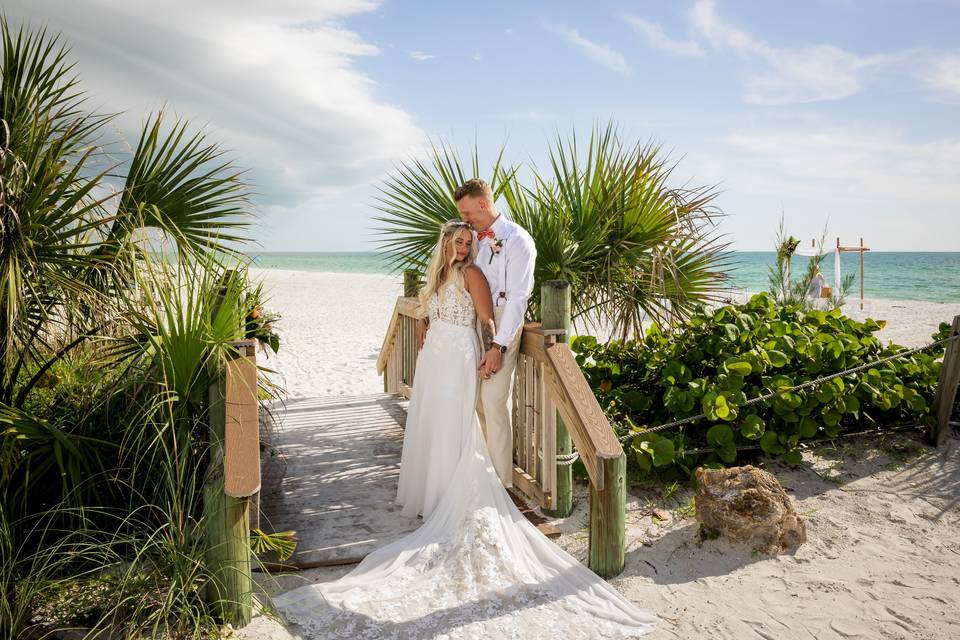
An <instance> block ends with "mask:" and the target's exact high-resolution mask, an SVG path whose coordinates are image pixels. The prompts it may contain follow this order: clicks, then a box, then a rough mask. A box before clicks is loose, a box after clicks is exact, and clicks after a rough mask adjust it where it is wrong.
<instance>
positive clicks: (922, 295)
mask: <svg viewBox="0 0 960 640" xmlns="http://www.w3.org/2000/svg"><path fill="white" fill-rule="evenodd" d="M252 258H253V260H254V264H256V266H258V267H260V268H263V269H291V270H296V271H325V272H333V273H383V274H386V273H390V268H389V265H388V264H387V263H386V262H385V261H384V260H383V259H382V258H381V257H380V256H379V255H378V254H376V253H373V252H316V253H311V252H266V253H259V254H256V255H254V256H252ZM775 260H776V254H775V253H774V252H773V251H740V252H734V253H732V254H730V271H731V275H732V283H731V284H732V286H733V287H734V288H735V289H741V290H744V291H748V292H755V291H762V290H764V289H766V288H767V273H768V271H769V269H770V267H771V266H773V264H774V262H775ZM806 264H807V258H804V257H796V258H794V259H793V271H794V273H795V274H799V273H802V272H803V270H804V269H805V268H806ZM840 269H841V271H842V273H843V274H848V273H856V274H857V280H856V282H855V283H854V285H853V287H852V288H851V291H850V298H855V297H859V295H860V280H859V277H860V276H859V274H860V257H859V256H858V255H857V254H851V253H845V254H843V256H842V262H841V267H840ZM822 270H823V274H824V276H826V279H827V282H828V283H830V284H831V285H832V284H833V254H828V255H827V256H826V257H825V258H824V260H823V263H822ZM864 271H865V273H866V276H867V277H866V285H865V291H864V295H865V296H866V297H867V298H886V299H891V300H928V301H931V302H960V252H899V251H898V252H883V251H870V252H868V253H867V254H866V255H865V256H864Z"/></svg>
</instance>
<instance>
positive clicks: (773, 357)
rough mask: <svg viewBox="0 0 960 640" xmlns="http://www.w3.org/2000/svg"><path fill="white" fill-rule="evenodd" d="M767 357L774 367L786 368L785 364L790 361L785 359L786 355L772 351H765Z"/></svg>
mask: <svg viewBox="0 0 960 640" xmlns="http://www.w3.org/2000/svg"><path fill="white" fill-rule="evenodd" d="M767 357H768V358H769V359H770V364H771V365H772V366H774V367H783V366H786V364H787V362H789V361H790V359H789V358H787V354H785V353H783V352H782V351H776V350H774V349H771V350H769V351H767Z"/></svg>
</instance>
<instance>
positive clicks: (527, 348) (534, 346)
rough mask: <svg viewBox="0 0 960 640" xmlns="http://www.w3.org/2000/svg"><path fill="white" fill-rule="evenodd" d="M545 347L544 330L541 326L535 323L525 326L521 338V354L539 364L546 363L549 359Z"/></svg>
mask: <svg viewBox="0 0 960 640" xmlns="http://www.w3.org/2000/svg"><path fill="white" fill-rule="evenodd" d="M544 347H545V345H544V336H543V329H542V328H541V327H540V324H539V323H535V322H528V323H527V324H525V325H524V326H523V334H522V335H521V336H520V353H521V354H523V355H525V356H527V357H529V358H533V359H534V360H536V361H537V362H544V361H546V359H547V353H546V351H545V350H544Z"/></svg>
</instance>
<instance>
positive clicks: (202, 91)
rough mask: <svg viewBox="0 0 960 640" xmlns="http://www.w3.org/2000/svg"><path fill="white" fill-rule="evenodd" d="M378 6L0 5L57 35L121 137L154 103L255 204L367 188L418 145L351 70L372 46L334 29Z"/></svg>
mask: <svg viewBox="0 0 960 640" xmlns="http://www.w3.org/2000/svg"><path fill="white" fill-rule="evenodd" d="M378 4H379V3H378V2H371V1H369V0H322V1H317V2H311V3H304V2H299V1H297V0H275V1H274V2H270V3H262V2H256V1H254V0H237V1H235V2H232V3H230V4H229V5H222V4H220V3H216V5H214V3H196V2H191V1H189V0H169V1H168V2H166V3H164V5H163V10H162V11H158V10H156V6H155V4H154V3H148V2H146V1H143V0H134V1H121V0H92V1H90V2H86V3H75V2H66V1H64V2H56V3H53V2H50V3H36V2H31V1H30V0H6V1H5V2H4V12H5V13H6V15H7V18H8V19H10V20H13V21H15V22H16V21H18V20H19V19H21V18H22V19H27V20H29V21H30V22H31V24H33V25H39V24H41V23H47V24H48V25H49V27H50V28H51V29H52V30H54V31H60V32H62V34H63V36H64V37H65V39H66V40H67V41H68V42H69V43H70V44H71V46H72V48H73V57H74V58H76V59H77V60H78V65H77V70H78V71H79V72H80V73H81V75H82V86H83V87H84V88H85V89H87V90H88V91H89V92H90V94H91V95H92V100H91V102H92V103H93V104H102V105H103V108H104V110H107V111H117V110H122V111H126V112H127V115H125V116H124V117H122V118H121V119H119V120H118V125H119V126H120V127H121V129H122V130H123V131H124V132H126V134H127V135H128V136H135V135H136V132H137V130H138V129H139V126H140V123H141V122H142V120H143V117H144V115H145V113H146V112H147V111H148V110H150V109H156V108H157V107H159V106H160V105H161V104H163V103H168V104H169V105H170V107H171V108H173V109H176V111H177V113H178V114H181V115H184V116H187V117H190V118H191V119H192V120H194V121H196V122H199V123H210V125H209V127H208V128H209V129H211V134H212V137H213V138H214V139H217V140H220V141H222V143H223V145H224V146H225V147H226V148H229V149H233V150H234V152H235V153H234V154H233V156H234V157H235V158H236V159H237V162H238V164H240V165H241V166H245V167H250V168H251V172H250V173H249V174H248V176H249V177H250V179H252V180H253V181H254V183H255V186H256V190H257V192H258V193H259V194H260V195H259V198H260V202H261V203H262V204H264V205H266V204H273V205H283V206H288V207H289V206H296V205H297V204H298V203H304V202H308V201H311V202H315V201H316V199H317V198H325V197H331V196H332V195H334V194H337V193H340V192H343V191H345V190H348V189H351V188H353V187H355V186H356V185H361V184H367V183H369V182H370V181H371V180H373V179H376V178H377V177H378V176H380V175H382V174H383V172H384V171H386V170H387V169H388V168H389V167H390V166H391V164H392V162H393V161H394V160H395V159H396V158H397V157H402V156H404V155H406V154H407V151H408V150H409V149H410V148H412V147H413V146H414V145H416V144H417V143H418V142H419V141H420V140H421V139H422V134H421V131H420V130H419V128H418V127H417V126H416V125H415V124H414V122H413V119H412V118H411V117H410V115H409V114H407V113H406V112H405V111H403V110H402V109H401V108H398V107H396V106H394V105H391V104H388V103H386V102H384V101H383V100H382V98H380V97H378V96H377V86H376V84H375V83H374V82H373V81H372V80H371V79H370V78H369V77H367V76H366V75H364V74H363V73H362V72H360V71H359V70H357V69H356V68H355V66H354V62H355V60H356V59H357V58H358V57H363V56H375V55H378V53H379V51H378V49H377V47H375V46H374V45H372V44H370V43H368V42H365V41H364V40H363V38H362V37H361V36H360V35H359V34H357V33H355V32H353V31H350V30H349V29H347V28H346V27H344V26H343V20H345V19H347V18H349V17H350V16H353V15H356V14H360V13H363V12H368V11H372V10H374V9H376V7H377V5H378Z"/></svg>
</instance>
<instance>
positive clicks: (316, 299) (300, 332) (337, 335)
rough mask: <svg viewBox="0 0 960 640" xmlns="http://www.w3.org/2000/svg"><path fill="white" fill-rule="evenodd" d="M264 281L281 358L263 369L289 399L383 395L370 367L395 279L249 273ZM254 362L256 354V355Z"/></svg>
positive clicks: (399, 287) (398, 284)
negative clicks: (275, 316) (276, 316)
mask: <svg viewBox="0 0 960 640" xmlns="http://www.w3.org/2000/svg"><path fill="white" fill-rule="evenodd" d="M251 275H252V276H253V277H254V278H256V279H260V280H261V281H262V282H263V285H264V290H265V293H266V295H267V297H268V302H267V304H266V307H267V309H268V310H269V311H275V312H278V313H280V314H281V316H282V318H281V319H280V320H279V321H278V322H277V323H276V327H275V329H276V331H277V333H279V334H280V351H279V352H278V353H277V354H276V355H273V354H271V355H270V356H269V357H268V358H267V359H266V360H265V361H263V362H262V363H261V364H264V365H265V366H267V367H269V368H271V369H273V370H274V371H276V372H277V375H276V376H274V380H275V381H276V382H278V383H279V384H280V385H281V386H282V387H284V388H285V389H286V391H287V394H288V395H289V397H292V398H294V397H307V396H338V395H363V394H366V393H376V392H382V391H383V381H382V379H381V378H380V377H379V376H378V375H377V370H376V363H377V358H378V357H379V355H380V347H381V346H382V344H383V338H384V334H385V333H386V331H387V325H388V324H389V322H390V314H391V313H392V312H393V305H394V302H395V301H396V298H397V296H399V295H400V294H402V293H403V281H402V279H401V278H397V277H392V276H383V275H368V274H344V273H314V272H306V271H283V270H279V269H267V270H251ZM258 357H260V356H259V354H258Z"/></svg>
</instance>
